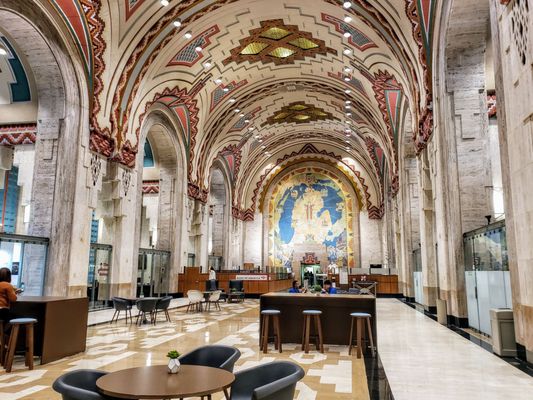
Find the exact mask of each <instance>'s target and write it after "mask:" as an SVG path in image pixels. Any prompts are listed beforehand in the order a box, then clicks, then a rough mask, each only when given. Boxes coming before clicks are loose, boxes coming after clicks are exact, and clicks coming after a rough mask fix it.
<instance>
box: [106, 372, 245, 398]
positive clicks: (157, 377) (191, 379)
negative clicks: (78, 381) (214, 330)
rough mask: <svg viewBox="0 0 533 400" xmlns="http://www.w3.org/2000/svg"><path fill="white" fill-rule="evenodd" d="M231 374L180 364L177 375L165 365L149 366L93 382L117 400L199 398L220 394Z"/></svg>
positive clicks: (109, 375)
mask: <svg viewBox="0 0 533 400" xmlns="http://www.w3.org/2000/svg"><path fill="white" fill-rule="evenodd" d="M234 380H235V375H233V374H232V373H231V372H228V371H226V370H223V369H219V368H211V367H202V366H198V365H182V366H181V368H180V372H178V373H177V374H169V373H168V372H167V366H166V365H152V366H147V367H137V368H129V369H123V370H121V371H116V372H111V373H109V374H107V375H104V376H102V377H101V378H99V379H98V380H97V381H96V386H97V387H98V389H99V390H100V391H101V392H102V393H103V394H105V395H107V396H112V397H118V398H119V399H171V398H184V397H200V396H208V398H211V394H213V393H216V392H220V391H224V394H225V396H226V398H227V399H229V396H228V392H227V389H228V388H229V387H230V386H231V384H232V383H233V381H234Z"/></svg>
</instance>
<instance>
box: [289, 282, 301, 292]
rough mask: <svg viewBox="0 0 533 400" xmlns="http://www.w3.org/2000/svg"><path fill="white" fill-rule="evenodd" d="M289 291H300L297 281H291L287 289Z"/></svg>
mask: <svg viewBox="0 0 533 400" xmlns="http://www.w3.org/2000/svg"><path fill="white" fill-rule="evenodd" d="M289 293H300V287H299V286H298V281H296V280H295V281H292V287H291V288H290V289H289Z"/></svg>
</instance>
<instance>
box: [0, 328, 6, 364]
mask: <svg viewBox="0 0 533 400" xmlns="http://www.w3.org/2000/svg"><path fill="white" fill-rule="evenodd" d="M5 350H6V341H5V335H4V321H0V365H4V352H5Z"/></svg>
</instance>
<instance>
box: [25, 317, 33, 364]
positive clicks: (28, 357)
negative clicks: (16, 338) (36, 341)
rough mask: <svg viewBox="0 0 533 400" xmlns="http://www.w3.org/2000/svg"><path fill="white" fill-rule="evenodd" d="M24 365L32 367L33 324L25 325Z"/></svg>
mask: <svg viewBox="0 0 533 400" xmlns="http://www.w3.org/2000/svg"><path fill="white" fill-rule="evenodd" d="M26 365H27V366H28V368H29V369H30V370H32V369H33V324H29V325H26Z"/></svg>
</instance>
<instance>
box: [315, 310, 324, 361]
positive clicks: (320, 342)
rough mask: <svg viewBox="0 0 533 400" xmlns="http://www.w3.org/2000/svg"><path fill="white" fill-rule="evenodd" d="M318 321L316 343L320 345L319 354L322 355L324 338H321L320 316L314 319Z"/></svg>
mask: <svg viewBox="0 0 533 400" xmlns="http://www.w3.org/2000/svg"><path fill="white" fill-rule="evenodd" d="M316 319H317V321H318V342H319V344H320V352H321V353H324V338H323V337H322V321H321V320H320V315H317V317H316Z"/></svg>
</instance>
